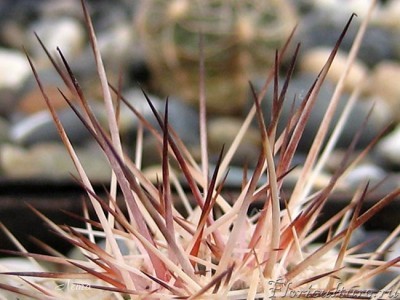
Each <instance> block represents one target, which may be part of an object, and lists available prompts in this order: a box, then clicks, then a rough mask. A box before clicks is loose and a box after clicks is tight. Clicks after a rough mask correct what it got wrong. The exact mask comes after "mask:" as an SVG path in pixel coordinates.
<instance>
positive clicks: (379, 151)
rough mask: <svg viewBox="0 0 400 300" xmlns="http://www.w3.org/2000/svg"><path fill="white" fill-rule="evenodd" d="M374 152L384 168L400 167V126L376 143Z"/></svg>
mask: <svg viewBox="0 0 400 300" xmlns="http://www.w3.org/2000/svg"><path fill="white" fill-rule="evenodd" d="M374 152H375V154H376V155H377V156H378V157H379V158H380V159H381V160H383V163H386V166H387V165H392V166H394V167H396V168H398V167H399V166H400V155H399V153H400V125H397V127H396V128H395V129H394V130H393V131H392V132H390V133H389V134H388V135H386V136H385V137H383V138H382V139H381V140H380V141H379V142H378V144H377V146H376V148H375V151H374Z"/></svg>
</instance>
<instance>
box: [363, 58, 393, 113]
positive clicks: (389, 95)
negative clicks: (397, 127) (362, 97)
mask: <svg viewBox="0 0 400 300" xmlns="http://www.w3.org/2000/svg"><path fill="white" fill-rule="evenodd" d="M399 82H400V64H399V63H396V62H392V61H383V62H381V63H379V64H378V65H377V66H375V68H374V69H373V71H372V73H371V75H370V77H369V79H368V84H367V89H368V92H369V93H370V94H371V95H379V96H380V97H382V98H383V100H384V101H385V102H387V103H388V104H389V106H390V110H391V111H392V112H393V115H394V116H395V118H396V119H397V120H398V121H399V120H400V84H399Z"/></svg>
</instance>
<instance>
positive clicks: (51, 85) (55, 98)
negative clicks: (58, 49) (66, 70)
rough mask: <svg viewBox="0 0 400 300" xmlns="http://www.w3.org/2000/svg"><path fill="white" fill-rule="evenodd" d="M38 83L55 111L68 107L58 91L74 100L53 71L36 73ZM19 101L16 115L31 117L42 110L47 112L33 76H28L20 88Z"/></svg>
mask: <svg viewBox="0 0 400 300" xmlns="http://www.w3.org/2000/svg"><path fill="white" fill-rule="evenodd" d="M38 75H39V79H40V82H41V84H42V86H43V88H44V90H45V92H46V94H47V96H48V97H49V99H51V104H52V105H53V106H54V108H55V109H61V108H66V107H68V104H67V102H66V101H65V99H64V97H63V96H62V95H61V93H60V91H59V90H58V89H61V90H62V91H63V93H64V95H65V96H66V97H67V98H68V99H74V98H73V97H72V93H71V92H70V91H69V90H68V89H67V88H65V84H64V82H63V81H62V79H61V78H60V76H58V75H57V73H56V72H55V71H53V70H49V69H43V70H40V71H38ZM18 94H19V97H18V98H19V99H18V105H17V111H16V113H15V114H16V115H18V114H19V113H21V114H23V115H31V114H34V113H37V112H40V111H42V110H47V105H46V102H45V100H44V97H43V95H42V92H41V91H40V89H39V86H38V83H37V81H36V79H35V77H34V76H33V74H30V75H29V76H28V77H27V79H26V80H25V81H24V83H23V86H22V88H21V89H20V90H19V92H18Z"/></svg>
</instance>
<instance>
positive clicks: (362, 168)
mask: <svg viewBox="0 0 400 300" xmlns="http://www.w3.org/2000/svg"><path fill="white" fill-rule="evenodd" d="M386 175H387V174H386V172H385V171H384V170H383V169H382V168H380V167H378V166H376V165H373V164H362V165H358V166H357V167H355V168H354V169H353V170H351V171H350V172H349V173H348V174H346V175H345V177H343V178H342V180H343V181H344V182H346V184H347V185H348V186H349V187H354V188H357V187H358V186H359V185H360V184H365V183H366V182H367V181H368V182H370V183H371V185H374V184H376V183H379V182H380V181H381V180H383V179H384V178H385V176H386Z"/></svg>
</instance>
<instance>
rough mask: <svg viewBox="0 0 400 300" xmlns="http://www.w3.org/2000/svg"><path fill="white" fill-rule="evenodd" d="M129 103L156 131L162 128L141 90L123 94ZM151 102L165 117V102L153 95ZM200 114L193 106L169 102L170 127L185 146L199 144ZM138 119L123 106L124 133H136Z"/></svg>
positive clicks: (173, 100)
mask: <svg viewBox="0 0 400 300" xmlns="http://www.w3.org/2000/svg"><path fill="white" fill-rule="evenodd" d="M123 96H124V98H125V99H127V101H128V102H129V103H130V104H131V105H132V106H133V107H134V108H136V110H138V111H139V112H140V113H141V114H142V115H143V117H144V118H145V119H147V120H148V121H149V122H150V124H152V125H153V126H154V128H155V129H157V130H159V128H160V126H159V125H158V122H157V121H156V118H155V116H154V114H153V112H152V111H151V109H150V106H149V104H148V103H147V101H146V98H145V96H144V95H143V92H142V91H141V90H139V89H135V88H134V89H131V90H128V91H127V92H125V93H123ZM148 96H149V98H150V100H151V102H152V103H153V105H154V106H155V108H156V109H157V110H158V112H159V114H160V115H161V116H164V106H165V102H164V101H162V100H161V99H159V98H158V97H155V96H153V95H148ZM198 120H199V114H198V113H197V112H196V110H195V109H193V108H192V107H191V106H189V105H187V104H185V103H183V102H182V101H179V99H176V98H169V100H168V122H169V124H170V126H171V127H172V128H173V129H174V130H175V131H176V132H177V134H178V136H179V137H180V138H181V139H182V141H183V142H184V143H185V145H195V144H198V142H199V137H198V132H199V125H198V122H199V121H198ZM137 125H138V119H137V118H136V116H135V115H134V113H133V112H132V111H131V110H130V109H129V108H128V107H127V106H126V105H124V104H122V105H121V113H120V128H121V132H122V133H126V132H134V131H136V128H137Z"/></svg>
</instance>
